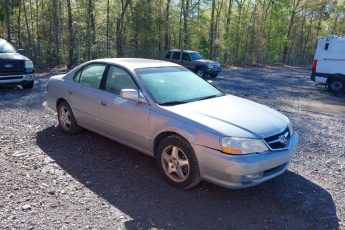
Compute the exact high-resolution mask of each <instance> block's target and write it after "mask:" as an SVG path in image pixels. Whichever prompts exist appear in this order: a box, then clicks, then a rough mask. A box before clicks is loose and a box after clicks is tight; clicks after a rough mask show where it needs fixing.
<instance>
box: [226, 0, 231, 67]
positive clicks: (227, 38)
mask: <svg viewBox="0 0 345 230" xmlns="http://www.w3.org/2000/svg"><path fill="white" fill-rule="evenodd" d="M232 1H233V0H229V4H228V11H227V14H226V23H225V35H224V40H225V42H226V43H225V44H226V49H225V53H224V62H225V63H227V62H228V58H229V57H228V56H229V53H228V51H229V47H227V46H228V45H229V40H230V29H231V13H232Z"/></svg>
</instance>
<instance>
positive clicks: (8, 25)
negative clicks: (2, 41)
mask: <svg viewBox="0 0 345 230" xmlns="http://www.w3.org/2000/svg"><path fill="white" fill-rule="evenodd" d="M11 11H12V9H11V6H10V2H9V0H5V20H6V30H7V41H9V42H11V41H12V36H11V16H10V12H11Z"/></svg>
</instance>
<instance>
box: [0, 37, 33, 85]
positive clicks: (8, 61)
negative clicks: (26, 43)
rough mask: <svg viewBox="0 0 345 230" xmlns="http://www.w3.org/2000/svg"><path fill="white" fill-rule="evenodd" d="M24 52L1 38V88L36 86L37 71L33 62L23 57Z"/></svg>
mask: <svg viewBox="0 0 345 230" xmlns="http://www.w3.org/2000/svg"><path fill="white" fill-rule="evenodd" d="M23 52H24V51H23V50H18V52H17V51H16V50H15V49H14V47H13V46H12V45H11V44H10V43H9V42H7V41H6V40H4V39H1V38H0V86H1V85H21V86H22V87H23V88H24V89H31V88H32V87H33V86H34V79H35V70H34V66H33V63H32V61H31V60H30V59H29V58H27V57H25V56H23V55H22V54H20V53H23Z"/></svg>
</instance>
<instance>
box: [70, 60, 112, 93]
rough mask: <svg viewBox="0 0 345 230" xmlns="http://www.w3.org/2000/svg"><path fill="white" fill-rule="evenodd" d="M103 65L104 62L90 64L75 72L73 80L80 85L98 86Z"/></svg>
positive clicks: (103, 68)
mask: <svg viewBox="0 0 345 230" xmlns="http://www.w3.org/2000/svg"><path fill="white" fill-rule="evenodd" d="M105 67H106V65H105V64H90V65H88V66H86V67H84V68H83V69H82V70H81V71H80V70H79V71H78V72H77V73H76V75H75V76H74V81H76V82H79V83H80V84H82V85H87V86H90V87H93V88H99V86H100V84H101V80H102V76H103V73H104V70H105Z"/></svg>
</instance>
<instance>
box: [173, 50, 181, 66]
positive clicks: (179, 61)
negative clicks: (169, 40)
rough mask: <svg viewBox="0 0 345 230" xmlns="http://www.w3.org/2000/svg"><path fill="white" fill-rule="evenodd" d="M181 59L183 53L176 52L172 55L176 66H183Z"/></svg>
mask: <svg viewBox="0 0 345 230" xmlns="http://www.w3.org/2000/svg"><path fill="white" fill-rule="evenodd" d="M180 58H181V51H174V52H173V53H172V56H171V61H172V62H174V63H176V64H179V65H181V60H180Z"/></svg>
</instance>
